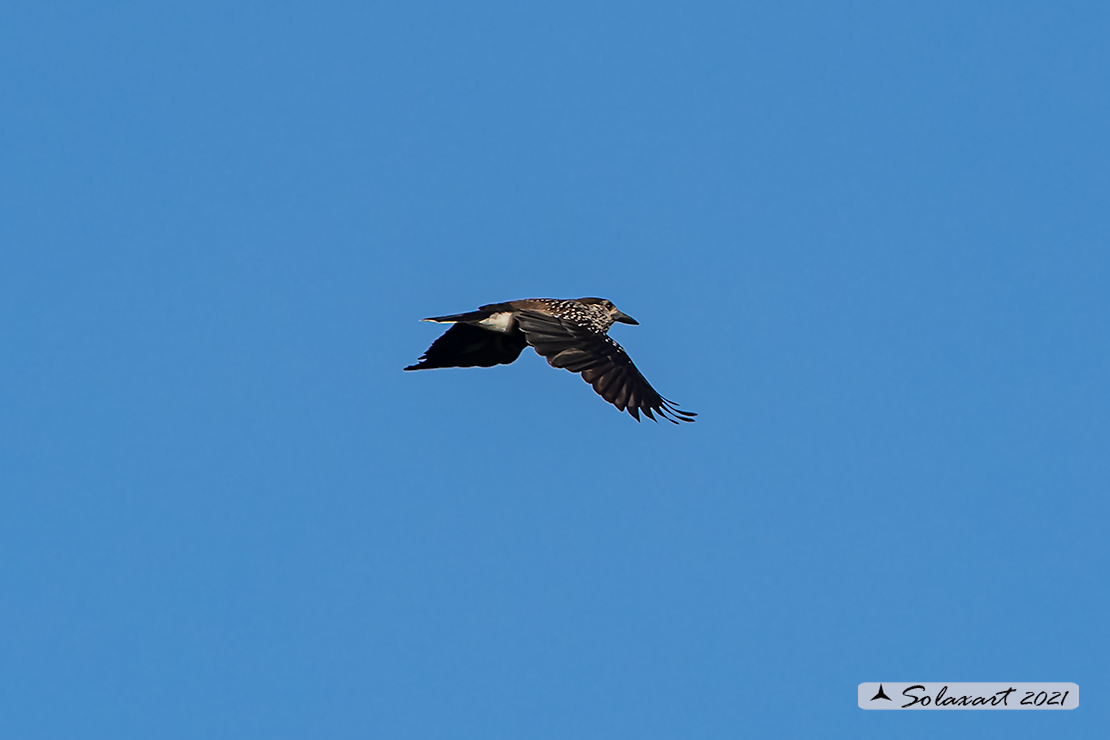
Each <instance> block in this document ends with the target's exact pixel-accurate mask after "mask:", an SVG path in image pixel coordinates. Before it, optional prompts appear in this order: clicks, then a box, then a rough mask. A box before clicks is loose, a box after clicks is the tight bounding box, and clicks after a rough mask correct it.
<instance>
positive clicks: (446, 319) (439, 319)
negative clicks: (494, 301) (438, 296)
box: [421, 311, 494, 324]
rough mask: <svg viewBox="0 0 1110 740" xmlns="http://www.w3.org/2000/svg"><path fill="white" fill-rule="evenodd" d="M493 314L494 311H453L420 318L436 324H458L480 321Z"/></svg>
mask: <svg viewBox="0 0 1110 740" xmlns="http://www.w3.org/2000/svg"><path fill="white" fill-rule="evenodd" d="M493 314H494V311H470V312H469V313H453V314H451V315H450V316H432V317H431V318H427V319H421V321H434V322H436V323H437V324H458V323H467V322H471V321H481V320H482V319H488V318H489V317H490V316H492V315H493Z"/></svg>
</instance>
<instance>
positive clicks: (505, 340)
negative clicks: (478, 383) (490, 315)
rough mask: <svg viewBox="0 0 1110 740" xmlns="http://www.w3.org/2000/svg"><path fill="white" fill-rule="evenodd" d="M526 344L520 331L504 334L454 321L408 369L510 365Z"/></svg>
mask: <svg viewBox="0 0 1110 740" xmlns="http://www.w3.org/2000/svg"><path fill="white" fill-rule="evenodd" d="M526 346H527V344H526V343H525V341H524V335H523V334H521V333H520V332H519V331H514V332H510V333H508V334H505V333H503V332H497V331H487V330H485V329H482V328H479V327H477V326H471V325H470V324H455V325H454V326H452V327H451V328H450V329H448V330H447V331H446V332H445V333H444V334H443V336H441V337H440V338H439V339H437V340H435V341H434V342H432V346H431V347H429V348H428V351H427V352H425V353H424V355H423V356H422V357H421V358H420V359H419V360H418V361H417V363H416V364H415V365H409V366H408V367H406V368H405V369H406V370H427V369H429V368H433V367H493V366H494V365H508V364H509V363H510V362H513V361H514V360H515V359H516V358H517V357H519V356H520V353H521V351H522V350H523V349H524V348H525V347H526Z"/></svg>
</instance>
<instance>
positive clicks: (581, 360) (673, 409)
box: [405, 298, 697, 424]
mask: <svg viewBox="0 0 1110 740" xmlns="http://www.w3.org/2000/svg"><path fill="white" fill-rule="evenodd" d="M424 321H434V322H437V323H440V324H454V326H452V327H451V328H450V329H448V330H447V332H446V333H445V334H443V336H441V337H440V338H439V339H437V340H435V341H434V342H432V346H431V347H429V348H428V351H427V352H425V353H424V355H423V356H422V357H421V358H420V359H419V360H418V361H417V363H416V364H415V365H409V366H408V367H406V368H405V370H427V369H431V368H436V367H492V366H494V365H508V364H509V363H511V362H513V361H514V360H516V358H517V357H519V356H520V353H521V351H522V350H523V349H524V348H525V347H526V346H528V345H531V346H532V347H533V348H534V349H535V350H536V353H537V354H539V355H541V356H542V357H543V358H544V359H546V360H547V362H548V364H549V365H551V366H552V367H561V368H565V369H567V370H569V371H571V372H572V373H581V374H582V379H583V380H585V381H586V382H587V383H589V384H590V385H592V386H593V389H594V390H595V391H597V393H598V395H600V396H601V397H602V398H604V399H605V400H606V401H608V402H609V403H611V404H613V405H614V406H616V407H617V410H618V411H627V412H628V413H629V414H630V415H631V416H632V418H634V419H635V420H636V421H639V420H640V412H641V411H642V412H643V413H644V414H645V415H646V416H647V417H648V418H649V419H651V420H652V421H655V420H656V419H655V416H653V415H652V414H653V412H654V413H655V414H658V415H659V416H661V417H663V418H664V419H666V420H667V421H669V422H672V423H674V424H677V423H678V422H680V421H693V420H694V417H695V416H697V414H695V413H692V412H690V411H682V410H681V409H679V408H678V407H677V406H675V405H674V403H672V402H671V401H668V400H667V399H666V398H663V397H662V396H661V395H659V393H658V392H657V391H656V390H655V389H654V388H652V387H651V384H650V383H648V382H647V378H645V377H644V376H643V375H642V374H641V373H640V371H639V370H637V369H636V366H635V365H634V364H632V359H631V358H630V357H629V356H628V355H627V354H626V353H625V351H624V349H623V348H622V347H621V346H620V345H619V344H617V343H616V342H614V341H613V340H612V339H611V338H610V337H609V334H608V332H609V327H611V326H612V325H613V323H614V322H616V321H619V322H621V323H622V324H639V323H640V322H638V321H636V320H635V319H634V318H632V317H631V316H629V315H627V314H624V313H621V311H619V310H618V309H617V307H616V306H614V305H613V302H612V301H608V300H605V299H604V298H579V299H577V300H559V299H555V298H528V299H525V300H521V301H508V302H506V303H491V304H489V305H488V306H482V307H481V308H479V309H478V310H477V311H471V312H469V313H457V314H452V315H451V316H435V317H433V318H430V319H424Z"/></svg>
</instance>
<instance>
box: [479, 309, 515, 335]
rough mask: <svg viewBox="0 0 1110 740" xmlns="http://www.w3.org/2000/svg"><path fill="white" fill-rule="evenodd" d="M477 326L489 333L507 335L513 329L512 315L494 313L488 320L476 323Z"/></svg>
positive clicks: (506, 312)
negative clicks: (496, 332) (487, 330)
mask: <svg viewBox="0 0 1110 740" xmlns="http://www.w3.org/2000/svg"><path fill="white" fill-rule="evenodd" d="M478 326H480V327H482V328H483V329H489V330H490V331H499V332H501V333H502V334H508V333H509V332H510V331H512V328H513V315H512V314H511V313H509V312H508V311H502V312H501V313H495V314H493V315H492V316H490V317H489V318H488V319H482V320H481V321H479V322H478Z"/></svg>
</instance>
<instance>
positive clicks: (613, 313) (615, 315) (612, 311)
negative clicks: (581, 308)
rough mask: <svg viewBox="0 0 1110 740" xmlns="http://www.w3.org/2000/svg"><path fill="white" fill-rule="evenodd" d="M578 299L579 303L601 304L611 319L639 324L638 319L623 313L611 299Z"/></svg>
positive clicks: (634, 324) (623, 322)
mask: <svg viewBox="0 0 1110 740" xmlns="http://www.w3.org/2000/svg"><path fill="white" fill-rule="evenodd" d="M578 300H579V302H580V303H593V304H595V305H598V306H601V307H602V308H604V309H605V310H606V311H608V312H609V317H610V318H611V319H612V320H613V321H619V322H621V323H622V324H632V325H633V326H639V324H640V322H639V321H637V320H636V319H634V318H632V317H631V316H629V315H628V314H626V313H623V312H622V311H621V310H620V309H619V308H617V307H616V306H614V305H613V302H612V301H610V300H608V299H606V298H579V299H578Z"/></svg>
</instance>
